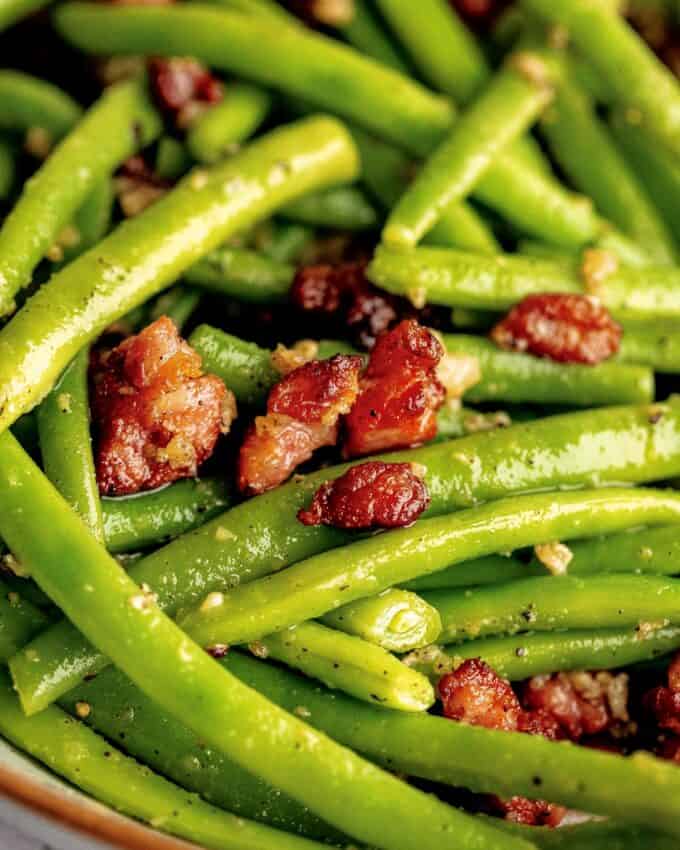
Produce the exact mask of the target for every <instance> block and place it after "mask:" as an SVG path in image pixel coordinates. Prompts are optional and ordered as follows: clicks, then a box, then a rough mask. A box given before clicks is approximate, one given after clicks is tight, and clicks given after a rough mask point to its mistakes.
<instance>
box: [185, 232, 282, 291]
mask: <svg viewBox="0 0 680 850" xmlns="http://www.w3.org/2000/svg"><path fill="white" fill-rule="evenodd" d="M294 277H295V267H294V266H292V265H289V264H288V263H285V262H278V261H276V260H272V259H269V258H267V257H265V256H263V255H262V254H258V253H255V252H254V251H248V250H246V249H245V248H230V247H225V246H223V247H221V248H218V249H217V250H215V251H212V252H211V253H209V254H206V256H205V257H202V258H201V259H200V260H199V261H198V262H197V263H194V265H193V266H191V268H189V269H187V270H186V272H185V273H184V279H185V280H186V281H188V282H189V283H191V284H193V286H199V287H201V288H202V289H207V290H208V291H210V292H216V293H217V294H218V295H228V296H229V297H230V298H238V299H239V300H242V301H252V302H255V303H258V304H259V303H261V302H262V303H267V304H270V303H271V302H272V301H283V300H285V299H286V297H287V295H288V290H289V289H290V285H291V283H292V282H293V278H294Z"/></svg>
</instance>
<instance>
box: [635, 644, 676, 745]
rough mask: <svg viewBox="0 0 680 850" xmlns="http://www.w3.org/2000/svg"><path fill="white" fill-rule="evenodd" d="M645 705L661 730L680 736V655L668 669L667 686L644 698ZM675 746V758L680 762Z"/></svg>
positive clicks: (656, 689)
mask: <svg viewBox="0 0 680 850" xmlns="http://www.w3.org/2000/svg"><path fill="white" fill-rule="evenodd" d="M644 705H645V708H646V709H647V711H648V712H649V713H650V714H652V715H653V717H654V718H655V719H656V722H657V724H658V725H659V727H660V728H661V729H666V730H668V731H669V732H674V733H675V734H676V735H680V653H678V654H676V655H675V656H674V657H673V660H672V661H671V663H670V665H669V667H668V680H667V684H666V685H659V686H658V687H656V688H653V689H652V690H651V691H648V692H647V693H646V694H645V696H644ZM677 749H678V748H677V746H675V745H674V746H673V758H674V760H676V761H680V758H678V754H677V752H676V750H677Z"/></svg>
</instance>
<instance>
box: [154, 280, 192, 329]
mask: <svg viewBox="0 0 680 850" xmlns="http://www.w3.org/2000/svg"><path fill="white" fill-rule="evenodd" d="M202 297H203V294H202V292H201V291H200V290H199V289H194V288H193V287H191V286H174V287H173V288H172V289H169V290H168V291H167V292H164V293H163V294H162V295H159V296H158V298H157V299H156V302H155V304H154V305H153V306H152V308H151V311H150V313H149V318H150V320H151V321H154V320H155V319H158V318H160V317H161V316H167V317H168V318H169V319H172V321H173V322H174V323H175V325H176V327H177V329H178V330H179V331H181V330H182V329H183V328H184V325H185V324H186V323H187V322H188V321H189V319H190V318H191V315H192V313H193V312H194V311H195V310H196V308H197V307H198V305H199V304H200V303H201V298H202Z"/></svg>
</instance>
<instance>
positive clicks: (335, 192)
mask: <svg viewBox="0 0 680 850" xmlns="http://www.w3.org/2000/svg"><path fill="white" fill-rule="evenodd" d="M279 215H280V216H281V217H282V218H287V219H290V220H291V221H297V222H299V223H300V224H309V225H312V226H313V227H331V228H335V229H337V230H370V229H371V228H373V227H375V226H376V225H377V224H378V214H377V212H376V211H375V209H374V208H373V206H372V205H371V203H370V202H369V200H368V198H367V197H366V196H365V195H364V193H363V192H362V191H361V190H360V189H358V188H357V187H356V186H336V187H335V188H333V189H327V190H326V191H325V192H314V193H313V194H311V195H305V196H304V197H302V198H298V199H297V200H295V201H292V202H291V203H288V204H286V205H285V206H283V207H281V209H280V210H279Z"/></svg>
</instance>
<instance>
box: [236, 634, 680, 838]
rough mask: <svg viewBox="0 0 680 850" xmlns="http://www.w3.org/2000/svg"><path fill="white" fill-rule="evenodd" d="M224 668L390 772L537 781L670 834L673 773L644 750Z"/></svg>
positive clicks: (501, 782)
mask: <svg viewBox="0 0 680 850" xmlns="http://www.w3.org/2000/svg"><path fill="white" fill-rule="evenodd" d="M676 640H678V638H677V637H676ZM639 643H641V644H642V645H644V643H645V642H644V641H642V642H639ZM659 645H660V644H659ZM222 665H223V666H224V667H226V668H227V669H229V670H230V671H232V672H233V673H234V674H235V675H237V676H238V677H239V678H240V679H241V680H242V681H244V682H247V683H248V684H249V685H250V686H251V687H254V688H256V689H257V690H258V691H260V692H261V693H263V694H265V696H267V697H268V698H269V699H271V700H272V701H273V702H276V703H277V704H279V705H281V706H283V707H284V708H287V709H288V710H289V711H292V710H294V709H295V707H297V706H304V707H305V708H306V709H307V711H308V712H309V716H308V720H309V722H310V723H311V724H312V725H314V726H316V727H317V728H319V729H322V730H323V731H324V732H326V734H328V735H330V736H331V737H332V738H335V739H337V740H338V741H340V742H341V743H343V744H344V745H345V746H349V747H352V748H353V749H355V750H358V751H359V752H363V753H364V754H365V755H366V756H367V757H368V758H370V759H372V760H375V761H377V762H378V763H379V764H381V765H383V766H384V767H386V768H387V769H389V770H396V771H399V772H400V773H404V774H406V775H407V776H418V777H421V778H423V779H429V780H432V781H434V782H440V783H445V784H449V785H452V786H454V787H461V786H462V787H467V788H471V789H472V790H474V791H482V792H486V793H495V794H500V795H501V796H504V797H508V796H512V795H513V794H526V795H527V796H529V797H535V796H536V794H537V788H539V787H540V793H541V795H542V796H545V798H547V799H549V800H556V801H559V802H561V803H564V804H565V805H568V806H571V807H573V808H575V809H577V810H580V811H589V812H598V813H601V814H606V815H611V816H614V817H616V818H620V819H621V820H623V821H627V822H633V823H635V822H639V823H643V824H649V823H653V824H654V827H655V828H658V829H663V830H667V831H668V832H669V833H671V834H672V835H677V834H678V820H677V806H678V794H677V792H676V790H675V789H676V788H677V789H680V773H678V771H677V770H675V767H674V765H672V764H669V763H668V762H665V761H662V760H661V759H656V758H654V757H653V756H651V755H649V754H647V753H644V754H643V753H639V754H636V755H634V756H633V757H631V758H624V757H623V756H619V755H613V754H612V753H605V752H600V751H597V750H594V749H591V748H588V747H583V746H578V745H576V744H571V743H568V742H560V743H556V742H554V741H548V740H547V739H545V738H543V737H541V736H540V735H524V734H521V733H513V732H502V731H497V730H491V729H484V728H483V727H480V726H470V725H468V724H466V723H453V722H451V721H450V720H448V719H446V718H442V717H434V716H432V715H429V714H407V713H405V712H393V711H385V710H384V709H381V708H379V707H377V706H372V705H369V704H368V703H362V702H359V701H357V700H354V699H352V698H350V697H347V696H345V695H344V694H334V695H330V694H328V693H327V692H324V691H323V690H321V689H319V688H318V687H315V685H314V683H312V682H308V681H306V680H305V679H302V678H300V677H295V676H293V675H291V674H290V673H289V672H288V671H286V670H283V669H276V668H274V667H272V666H270V665H268V664H266V663H264V662H262V661H254V660H253V659H251V658H247V657H245V656H243V655H241V654H239V653H237V652H234V653H230V654H229V656H228V657H227V658H225V659H224V660H223V661H222ZM550 831H551V832H555V833H562V832H563V831H566V830H565V829H563V828H560V829H557V830H550ZM537 841H538V842H539V846H542V845H541V844H540V839H537ZM579 846H583V845H579ZM586 846H587V845H586Z"/></svg>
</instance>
